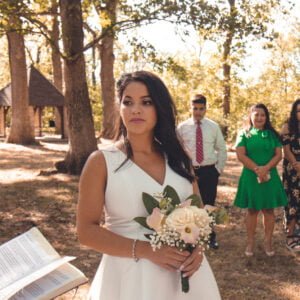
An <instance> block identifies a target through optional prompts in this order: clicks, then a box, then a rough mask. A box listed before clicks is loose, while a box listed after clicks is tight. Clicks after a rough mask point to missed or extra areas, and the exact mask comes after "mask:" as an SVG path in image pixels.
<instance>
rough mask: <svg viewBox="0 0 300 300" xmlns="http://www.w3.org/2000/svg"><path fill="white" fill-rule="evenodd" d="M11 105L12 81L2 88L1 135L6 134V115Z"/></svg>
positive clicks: (0, 96) (0, 108) (0, 91)
mask: <svg viewBox="0 0 300 300" xmlns="http://www.w3.org/2000/svg"><path fill="white" fill-rule="evenodd" d="M10 107H11V88H10V83H9V84H8V85H6V86H5V87H4V88H3V89H2V90H0V136H5V135H6V117H7V113H8V110H9V108H10Z"/></svg>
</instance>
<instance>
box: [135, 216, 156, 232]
mask: <svg viewBox="0 0 300 300" xmlns="http://www.w3.org/2000/svg"><path fill="white" fill-rule="evenodd" d="M133 220H134V221H136V222H137V223H139V224H140V225H142V226H143V227H145V228H147V229H150V230H153V229H151V228H150V227H149V226H148V225H147V222H146V217H136V218H134V219H133Z"/></svg>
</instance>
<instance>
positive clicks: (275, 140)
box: [271, 132, 282, 148]
mask: <svg viewBox="0 0 300 300" xmlns="http://www.w3.org/2000/svg"><path fill="white" fill-rule="evenodd" d="M271 137H272V140H273V145H274V148H278V147H282V143H281V141H280V138H279V137H278V136H277V135H276V134H275V133H274V132H271Z"/></svg>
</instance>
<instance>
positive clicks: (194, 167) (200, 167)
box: [193, 164, 215, 170]
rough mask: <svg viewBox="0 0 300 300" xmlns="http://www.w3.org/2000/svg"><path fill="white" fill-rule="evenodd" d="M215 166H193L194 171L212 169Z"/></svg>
mask: <svg viewBox="0 0 300 300" xmlns="http://www.w3.org/2000/svg"><path fill="white" fill-rule="evenodd" d="M214 166H215V164H212V165H205V166H193V169H194V170H199V169H204V168H212V167H214Z"/></svg>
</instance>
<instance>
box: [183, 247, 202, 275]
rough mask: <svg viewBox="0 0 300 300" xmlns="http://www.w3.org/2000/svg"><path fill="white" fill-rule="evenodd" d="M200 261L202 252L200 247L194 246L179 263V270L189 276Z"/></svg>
mask: <svg viewBox="0 0 300 300" xmlns="http://www.w3.org/2000/svg"><path fill="white" fill-rule="evenodd" d="M202 261H203V252H202V250H201V248H200V247H196V248H195V249H194V251H193V252H192V254H191V255H190V256H189V257H187V259H186V260H185V262H184V263H183V264H182V265H181V267H180V270H181V271H182V272H183V273H184V275H185V277H191V276H192V275H193V274H194V273H195V272H196V271H197V270H198V269H199V268H200V266H201V264H202Z"/></svg>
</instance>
